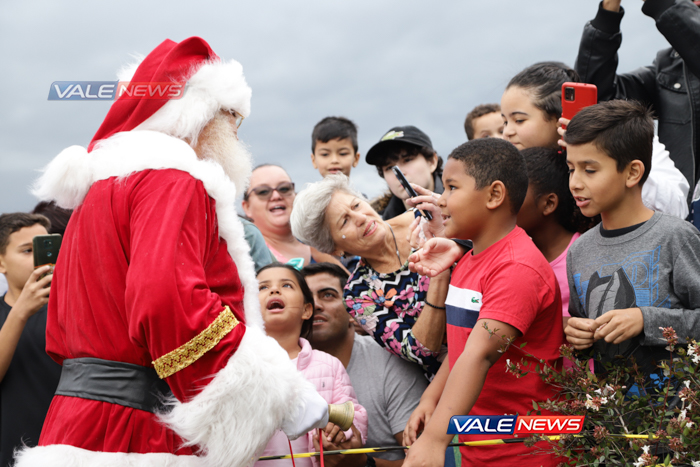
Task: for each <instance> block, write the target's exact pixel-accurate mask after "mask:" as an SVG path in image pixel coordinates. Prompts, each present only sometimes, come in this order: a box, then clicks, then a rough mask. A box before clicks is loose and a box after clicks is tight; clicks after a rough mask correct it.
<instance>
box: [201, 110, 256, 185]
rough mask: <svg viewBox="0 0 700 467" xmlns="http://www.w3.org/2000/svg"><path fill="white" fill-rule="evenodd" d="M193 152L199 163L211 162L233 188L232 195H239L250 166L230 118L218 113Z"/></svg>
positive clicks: (232, 118)
mask: <svg viewBox="0 0 700 467" xmlns="http://www.w3.org/2000/svg"><path fill="white" fill-rule="evenodd" d="M194 151H195V153H196V154H197V157H199V158H200V159H203V160H211V161H214V162H216V163H217V164H219V165H220V166H221V167H223V169H224V172H225V173H226V175H227V176H228V178H230V179H231V181H233V183H234V184H235V185H236V195H237V196H242V195H243V193H244V190H245V187H246V186H247V185H248V179H249V178H250V173H251V171H252V168H253V162H252V157H251V155H250V152H248V150H247V149H246V147H245V146H244V145H243V143H241V142H240V141H239V140H238V128H237V126H236V116H235V115H234V114H232V113H230V112H229V111H227V110H220V111H219V112H218V113H217V114H216V115H215V116H214V118H212V119H211V121H209V123H207V125H206V126H205V127H204V128H203V129H202V131H201V132H200V133H199V138H198V139H197V144H196V146H195V147H194Z"/></svg>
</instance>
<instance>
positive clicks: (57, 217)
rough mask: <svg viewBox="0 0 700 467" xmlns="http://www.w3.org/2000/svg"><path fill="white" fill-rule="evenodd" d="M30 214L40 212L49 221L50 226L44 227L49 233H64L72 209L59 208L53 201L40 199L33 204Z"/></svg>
mask: <svg viewBox="0 0 700 467" xmlns="http://www.w3.org/2000/svg"><path fill="white" fill-rule="evenodd" d="M32 214H41V215H42V216H45V217H46V218H47V219H48V220H49V221H50V222H51V228H50V229H46V230H47V231H48V232H49V233H50V234H61V235H64V234H65V233H66V227H67V226H68V221H69V220H70V216H71V214H73V210H72V209H63V208H61V207H59V206H58V205H56V202H55V201H40V202H39V204H37V205H36V206H34V210H32Z"/></svg>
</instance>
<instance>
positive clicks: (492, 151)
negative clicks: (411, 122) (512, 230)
mask: <svg viewBox="0 0 700 467" xmlns="http://www.w3.org/2000/svg"><path fill="white" fill-rule="evenodd" d="M448 159H455V160H458V161H460V162H462V163H463V164H464V168H465V170H466V172H467V175H470V176H472V177H474V180H475V181H476V189H477V190H481V189H482V188H484V187H486V186H488V185H490V184H492V183H493V182H495V181H496V180H500V181H501V182H503V185H505V187H506V192H507V194H508V200H509V201H510V209H511V212H512V213H513V214H517V213H518V211H519V210H520V207H521V206H522V205H523V201H524V200H525V195H526V194H527V184H528V179H527V168H526V167H525V161H524V160H523V156H522V155H521V154H520V151H518V150H517V149H515V146H513V145H512V144H511V143H509V142H508V141H505V140H502V139H500V138H479V139H474V140H471V141H467V142H466V143H464V144H462V145H460V146H457V148H456V149H455V150H454V151H452V153H451V154H450V157H449V158H448Z"/></svg>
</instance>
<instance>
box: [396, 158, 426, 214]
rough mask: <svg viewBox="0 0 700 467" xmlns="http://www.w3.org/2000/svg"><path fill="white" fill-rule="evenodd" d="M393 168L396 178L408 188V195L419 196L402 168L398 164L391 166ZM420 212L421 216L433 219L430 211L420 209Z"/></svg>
mask: <svg viewBox="0 0 700 467" xmlns="http://www.w3.org/2000/svg"><path fill="white" fill-rule="evenodd" d="M391 170H393V171H394V175H396V178H398V179H399V181H400V182H401V186H403V187H404V189H405V190H406V193H408V195H409V196H410V197H411V198H415V197H416V196H418V193H416V190H414V189H413V187H412V186H411V184H410V183H408V180H406V177H404V176H403V172H401V169H399V168H398V166H396V165H395V166H393V167H392V168H391ZM418 212H420V214H421V216H423V217H425V218H426V219H428V220H429V221H432V220H433V215H432V214H430V212H429V211H421V210H420V209H419V210H418Z"/></svg>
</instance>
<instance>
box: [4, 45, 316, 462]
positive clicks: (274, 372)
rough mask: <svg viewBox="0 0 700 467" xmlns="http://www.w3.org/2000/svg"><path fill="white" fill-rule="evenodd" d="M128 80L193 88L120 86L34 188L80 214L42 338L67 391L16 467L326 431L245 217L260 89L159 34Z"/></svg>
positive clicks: (179, 453)
mask: <svg viewBox="0 0 700 467" xmlns="http://www.w3.org/2000/svg"><path fill="white" fill-rule="evenodd" d="M127 75H129V76H120V80H121V81H131V82H132V83H168V82H186V83H187V86H186V88H185V91H184V93H183V94H182V96H181V98H179V99H170V100H167V99H166V100H164V99H152V98H148V97H145V96H144V97H143V98H141V99H135V98H133V97H134V93H126V94H125V95H123V96H122V97H120V98H119V99H117V100H116V101H115V103H114V104H113V105H112V107H111V109H110V111H109V113H108V114H107V117H106V118H105V120H104V122H103V123H102V126H101V127H100V129H99V130H98V131H97V134H96V135H95V137H94V138H93V140H92V142H91V143H90V145H89V146H88V148H87V150H86V149H85V148H83V147H79V146H73V147H70V148H68V149H66V150H64V151H63V152H62V153H61V154H59V155H58V156H57V157H56V158H55V159H54V160H53V161H52V162H51V163H50V164H49V165H48V166H47V168H46V170H45V172H44V174H43V175H42V177H41V178H40V179H39V181H38V183H37V186H36V190H35V192H36V193H37V194H38V195H39V197H40V198H41V199H45V200H56V201H57V203H58V204H59V205H60V206H61V207H64V208H70V209H75V212H74V213H73V217H72V218H71V221H70V223H69V225H68V228H67V230H66V235H65V238H64V239H63V245H62V250H61V254H60V256H59V259H58V264H57V265H56V269H55V273H54V279H53V284H52V290H51V298H50V301H49V315H48V322H47V332H46V334H47V338H46V342H47V345H46V350H47V352H48V353H49V355H50V356H51V357H52V358H53V359H54V360H56V361H57V362H59V363H61V364H62V365H63V371H62V374H61V381H60V383H59V386H58V389H57V391H56V396H55V397H54V399H53V402H52V404H51V408H50V409H49V412H48V414H47V417H46V421H45V424H44V428H43V431H42V434H41V439H40V442H39V446H38V447H35V448H31V449H24V450H22V451H20V452H19V453H18V454H17V456H16V458H17V462H18V463H17V465H18V466H21V467H24V466H34V465H36V466H41V467H49V466H97V465H109V466H111V465H114V466H116V465H120V466H122V465H129V466H141V465H148V466H153V465H163V466H166V465H167V466H185V465H186V466H203V465H207V466H209V465H211V466H245V465H249V464H251V463H252V462H253V461H254V459H255V456H256V454H257V453H259V452H260V451H261V450H262V449H263V448H264V447H265V444H266V443H267V441H268V439H269V438H270V437H271V436H272V434H273V433H274V432H275V430H277V429H279V428H280V427H281V428H282V429H283V430H284V431H285V432H286V433H287V434H288V435H289V436H290V437H292V438H293V437H296V436H299V435H301V434H303V433H306V432H307V431H309V430H310V429H312V428H314V427H323V426H325V425H326V422H327V421H328V416H327V405H326V402H325V401H324V400H323V399H322V398H321V397H320V396H319V395H318V394H317V393H316V391H315V390H314V388H313V386H312V385H311V384H310V383H308V382H307V381H306V380H304V378H303V377H302V376H301V374H300V373H298V372H297V370H296V369H295V367H294V365H293V364H292V363H291V362H290V360H289V358H288V356H287V353H286V352H285V351H284V350H283V349H282V348H281V347H280V346H279V345H278V344H277V343H276V341H275V340H274V339H272V338H269V337H267V336H265V334H264V331H263V325H262V319H261V315H260V311H259V304H258V291H257V283H256V280H255V274H254V270H253V262H252V260H251V259H250V256H249V254H248V246H247V244H246V242H245V240H244V234H243V226H242V224H241V223H240V222H239V220H238V216H237V215H236V212H235V210H234V200H235V198H236V195H237V194H241V192H242V190H243V189H244V188H245V184H246V180H247V178H248V176H249V174H250V167H251V160H250V156H249V154H248V153H247V151H246V149H245V148H244V147H243V146H242V145H241V143H240V142H239V140H238V138H237V128H238V125H239V124H240V121H241V120H242V118H243V117H246V116H248V114H249V112H250V96H251V90H250V88H249V87H248V85H247V84H246V82H245V79H244V77H243V73H242V68H241V65H240V64H239V63H238V62H235V61H229V62H224V61H222V60H221V59H220V58H219V57H218V56H217V55H216V54H215V53H214V52H213V51H212V50H211V48H210V47H209V45H208V44H207V43H206V42H205V41H204V40H202V39H200V38H198V37H192V38H189V39H186V40H184V41H182V42H180V43H175V42H173V41H170V40H166V41H165V42H163V43H162V44H160V45H159V46H158V47H157V48H156V49H155V50H153V52H151V53H150V54H149V55H148V56H147V57H146V58H145V59H144V60H143V61H142V62H141V63H140V64H139V65H138V67H136V68H135V69H132V70H131V72H127ZM130 94H131V95H130Z"/></svg>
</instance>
